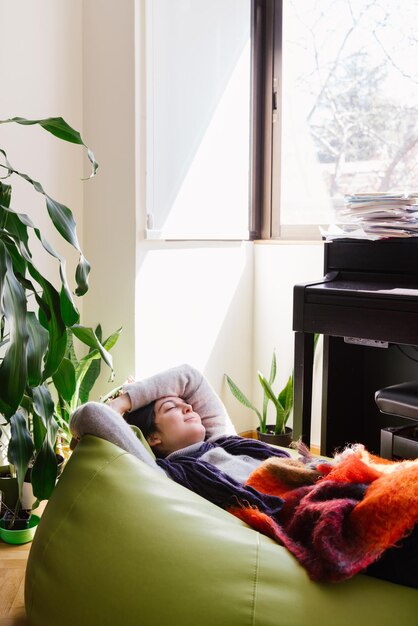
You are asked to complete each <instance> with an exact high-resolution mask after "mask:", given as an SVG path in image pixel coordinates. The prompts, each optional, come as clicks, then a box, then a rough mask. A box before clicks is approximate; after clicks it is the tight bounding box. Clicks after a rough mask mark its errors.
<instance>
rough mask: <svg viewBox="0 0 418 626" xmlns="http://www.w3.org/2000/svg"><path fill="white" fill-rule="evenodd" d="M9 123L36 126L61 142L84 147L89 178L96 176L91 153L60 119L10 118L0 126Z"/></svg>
mask: <svg viewBox="0 0 418 626" xmlns="http://www.w3.org/2000/svg"><path fill="white" fill-rule="evenodd" d="M11 122H14V123H16V124H22V125H23V126H32V125H33V124H38V125H39V126H41V127H42V128H43V129H44V130H46V131H48V132H49V133H51V134H52V135H54V136H55V137H58V138H59V139H62V140H63V141H69V142H71V143H76V144H79V145H82V146H84V147H85V148H86V149H87V156H88V159H89V161H90V163H91V166H92V171H91V176H94V175H95V174H96V172H97V168H98V167H99V164H98V163H97V161H96V159H95V158H94V154H93V152H92V151H91V150H90V148H88V147H87V146H86V144H85V143H84V141H83V140H82V138H81V135H80V133H79V132H78V131H77V130H74V128H72V127H71V126H70V125H69V124H68V123H67V122H66V121H65V120H64V119H63V118H62V117H48V118H46V119H40V120H28V119H26V118H24V117H12V118H10V119H7V120H0V124H9V123H11Z"/></svg>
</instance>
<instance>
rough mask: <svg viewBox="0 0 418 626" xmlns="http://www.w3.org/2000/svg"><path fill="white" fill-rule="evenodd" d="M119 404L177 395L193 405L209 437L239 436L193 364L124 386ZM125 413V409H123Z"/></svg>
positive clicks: (138, 403)
mask: <svg viewBox="0 0 418 626" xmlns="http://www.w3.org/2000/svg"><path fill="white" fill-rule="evenodd" d="M124 392H125V393H124V394H122V396H120V397H119V398H116V400H115V401H112V408H116V410H119V409H118V408H117V407H115V406H114V404H113V403H114V402H116V401H119V406H120V407H122V408H123V407H128V405H130V407H129V408H125V410H127V411H132V410H134V409H138V408H140V407H142V406H145V405H147V404H149V403H150V402H154V401H155V400H158V399H159V398H163V397H164V396H178V397H179V398H182V399H183V400H185V401H186V402H188V403H189V404H191V405H192V407H193V410H194V411H196V413H198V414H199V415H200V417H201V419H202V423H203V425H204V426H205V429H206V439H209V438H212V437H218V436H220V435H236V434H237V433H236V430H235V428H234V426H233V424H232V422H231V420H230V417H229V415H228V413H227V411H226V409H225V406H224V405H223V403H222V401H221V400H220V398H219V397H218V395H217V394H216V393H215V391H214V390H213V388H212V386H211V385H210V384H209V382H208V381H207V380H206V378H205V377H204V376H203V374H202V373H201V372H199V371H198V370H197V369H195V368H194V367H192V366H191V365H180V366H178V367H173V368H171V369H168V370H165V371H163V372H161V373H159V374H156V375H155V376H151V377H150V378H146V379H144V380H140V381H138V382H136V383H131V384H127V385H125V386H124ZM122 412H124V411H122Z"/></svg>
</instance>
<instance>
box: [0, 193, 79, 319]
mask: <svg viewBox="0 0 418 626" xmlns="http://www.w3.org/2000/svg"><path fill="white" fill-rule="evenodd" d="M0 205H1V203H0ZM0 209H1V210H3V211H6V212H7V214H8V216H9V219H8V223H7V224H8V230H9V231H10V232H11V233H12V235H14V239H15V243H16V246H19V247H20V249H21V252H22V254H23V255H24V258H25V259H26V260H27V261H28V262H30V261H31V258H32V255H31V252H30V250H29V247H28V238H29V237H28V233H27V228H31V229H33V231H34V233H35V235H36V236H37V238H38V239H39V241H40V242H41V244H42V246H43V248H44V249H45V250H46V251H47V252H48V254H50V255H51V256H53V257H54V258H56V259H57V260H58V261H59V271H60V277H61V283H62V290H63V293H62V295H61V308H62V312H63V318H64V320H65V322H66V324H68V325H69V326H71V325H72V324H76V323H77V322H78V321H79V318H80V316H79V313H78V311H77V309H76V308H75V305H74V301H73V297H72V294H71V291H70V288H69V286H68V281H67V276H66V269H65V267H66V262H65V259H64V257H62V256H61V255H60V254H58V252H57V251H56V250H55V249H54V248H53V247H52V246H51V244H50V243H49V242H48V241H47V240H46V239H45V237H44V236H43V235H42V233H41V231H40V230H39V228H36V227H35V225H34V224H33V223H32V220H31V219H30V218H29V217H28V216H27V215H26V214H25V213H19V212H17V211H15V210H14V209H12V208H10V207H7V206H0ZM22 246H23V249H22ZM9 252H10V250H9ZM21 262H22V261H21ZM20 271H21V273H22V274H24V269H20ZM86 279H87V277H86V278H85V279H83V280H84V281H85V280H86ZM84 287H85V285H84V286H83V288H84Z"/></svg>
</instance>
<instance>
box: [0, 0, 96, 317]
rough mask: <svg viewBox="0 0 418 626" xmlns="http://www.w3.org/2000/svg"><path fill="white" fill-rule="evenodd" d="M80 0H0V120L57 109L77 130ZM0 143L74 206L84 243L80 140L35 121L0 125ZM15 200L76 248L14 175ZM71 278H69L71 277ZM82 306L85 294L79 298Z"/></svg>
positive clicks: (45, 262) (44, 262) (52, 269)
mask: <svg viewBox="0 0 418 626" xmlns="http://www.w3.org/2000/svg"><path fill="white" fill-rule="evenodd" d="M81 6H82V2H81V0H72V1H71V2H64V1H62V0H60V1H58V2H57V0H37V1H36V2H33V1H32V0H14V1H13V2H10V1H9V0H0V85H1V97H0V119H7V118H9V117H16V116H20V117H26V118H29V119H39V118H41V119H42V118H45V117H53V116H62V117H64V118H65V119H66V121H67V122H68V123H69V124H70V125H71V126H73V127H74V128H76V129H77V130H80V131H81V129H82V122H83V115H82V98H81V89H82V84H81V71H82V46H81V32H82V22H81ZM0 147H1V148H3V149H5V150H6V152H7V154H8V157H9V160H10V162H11V163H12V165H13V166H14V167H15V168H16V169H18V170H19V171H21V172H24V173H27V174H29V175H30V176H31V177H32V178H33V179H35V180H38V181H39V182H41V184H42V185H43V187H44V189H45V191H46V192H47V193H49V194H50V195H51V196H52V197H53V198H55V199H56V200H58V201H60V202H63V203H64V204H66V205H67V206H68V207H70V208H71V210H72V211H73V213H74V215H75V218H76V221H77V223H78V235H79V239H80V241H81V243H82V241H83V230H82V219H81V218H82V207H83V186H84V185H85V183H83V182H82V181H81V178H82V177H83V159H85V158H86V157H85V154H83V150H82V149H81V148H80V146H76V145H74V144H70V143H64V142H62V141H60V140H58V139H56V138H55V137H53V136H52V135H50V134H49V133H47V132H45V131H44V130H43V129H41V128H38V127H36V126H31V127H24V126H18V125H16V124H6V125H0ZM13 185H14V192H13V194H14V199H13V200H12V202H13V206H14V207H15V208H16V209H17V210H19V211H20V212H23V213H27V214H28V215H30V217H31V218H32V220H33V221H34V222H35V223H36V225H39V226H40V227H41V228H42V230H43V232H44V233H46V234H47V237H48V239H49V240H50V241H51V243H52V244H53V245H55V246H56V247H58V249H59V250H60V251H61V252H64V253H65V254H66V256H67V258H69V259H70V261H71V262H70V263H69V267H68V273H69V275H70V276H72V275H73V272H74V269H75V263H76V260H77V256H78V255H77V254H76V253H75V252H73V250H72V248H71V247H70V246H69V245H67V244H65V243H64V244H63V243H62V242H61V241H60V238H59V237H58V236H57V235H56V234H55V232H53V229H51V227H50V222H49V218H48V217H47V213H46V208H45V202H44V200H43V199H42V196H40V195H39V194H37V193H36V192H34V191H33V189H32V187H31V186H30V185H29V184H28V183H26V182H24V181H22V180H20V179H16V180H15V182H14V183H13ZM35 258H37V259H38V262H39V263H40V264H41V267H42V270H43V271H44V272H46V274H47V275H48V277H49V279H50V280H52V281H53V282H56V281H57V278H58V269H57V268H58V265H57V263H56V262H54V261H52V262H51V257H49V256H48V255H47V254H46V253H44V252H43V251H42V252H40V253H39V254H38V255H37V256H36V257H35ZM71 284H72V285H74V281H73V280H72V283H71ZM77 304H78V307H79V309H80V310H81V308H82V301H81V300H79V301H78V303H77Z"/></svg>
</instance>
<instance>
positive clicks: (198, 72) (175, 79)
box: [146, 0, 251, 239]
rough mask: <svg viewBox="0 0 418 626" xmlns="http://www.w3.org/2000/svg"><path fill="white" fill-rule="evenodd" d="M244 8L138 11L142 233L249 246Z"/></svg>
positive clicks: (238, 3) (246, 0) (228, 1)
mask: <svg viewBox="0 0 418 626" xmlns="http://www.w3.org/2000/svg"><path fill="white" fill-rule="evenodd" d="M250 10H251V1H250V0H210V1H207V0H149V1H148V2H147V125H146V127H147V226H148V228H147V232H146V236H147V237H148V238H154V239H155V238H158V239H241V238H247V237H248V213H249V179H250V177H249V171H250V22H251V12H250Z"/></svg>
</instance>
